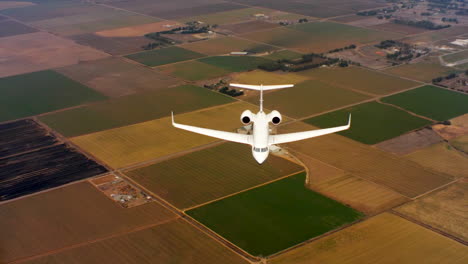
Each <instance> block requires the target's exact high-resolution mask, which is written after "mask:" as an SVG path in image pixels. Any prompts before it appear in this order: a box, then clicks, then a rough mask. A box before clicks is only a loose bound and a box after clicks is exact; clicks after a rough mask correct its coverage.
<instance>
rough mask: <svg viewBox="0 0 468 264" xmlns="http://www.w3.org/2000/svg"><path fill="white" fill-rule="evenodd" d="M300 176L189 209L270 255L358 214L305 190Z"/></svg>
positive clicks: (256, 251) (237, 241) (237, 240)
mask: <svg viewBox="0 0 468 264" xmlns="http://www.w3.org/2000/svg"><path fill="white" fill-rule="evenodd" d="M304 180H305V173H300V174H296V175H294V176H291V177H288V178H286V179H282V180H280V181H276V182H274V183H270V184H268V185H264V186H262V187H259V188H256V189H253V190H250V191H247V192H243V193H240V194H237V195H235V196H231V197H229V198H226V199H223V200H220V201H216V202H213V203H210V204H208V205H205V206H202V207H199V208H196V209H193V210H190V211H188V212H187V213H188V214H189V215H190V216H192V217H194V218H195V219H197V220H198V221H200V222H201V223H203V224H204V225H206V226H207V227H209V228H210V229H212V230H214V231H216V232H217V233H218V234H220V235H221V236H223V237H224V238H226V239H228V240H230V241H231V242H233V243H235V244H236V245H238V246H239V247H241V248H243V249H244V250H246V251H247V252H249V253H251V254H252V255H255V256H268V255H271V254H273V253H275V252H278V251H280V250H283V249H286V248H288V247H291V246H293V245H295V244H297V243H300V242H302V241H305V240H307V239H309V238H312V237H314V236H318V235H321V234H323V233H325V232H328V231H330V230H332V229H334V228H337V227H339V226H341V225H344V224H346V223H350V222H353V221H355V220H357V219H359V218H360V217H361V214H360V213H358V212H356V211H354V210H353V209H351V208H349V207H346V206H344V205H342V204H340V203H338V202H335V201H333V200H331V199H329V198H326V197H325V196H322V195H320V194H318V193H315V192H313V191H310V190H308V189H307V188H306V187H304ZM312 219H313V220H312ZM286 230H287V231H286ZM282 231H284V232H282Z"/></svg>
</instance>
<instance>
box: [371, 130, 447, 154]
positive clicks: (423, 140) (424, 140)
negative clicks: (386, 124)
mask: <svg viewBox="0 0 468 264" xmlns="http://www.w3.org/2000/svg"><path fill="white" fill-rule="evenodd" d="M442 140H443V139H442V137H440V136H439V135H438V134H437V133H436V132H435V131H434V130H433V129H431V128H429V127H425V128H422V129H418V130H416V131H412V132H409V133H406V134H403V135H401V136H399V137H396V138H392V139H389V140H387V141H384V142H381V143H379V144H377V145H376V146H377V147H378V148H379V149H381V150H384V151H387V152H391V153H395V154H397V155H405V154H408V153H411V152H414V151H416V150H418V149H422V148H425V147H428V146H430V145H432V144H436V143H439V142H442Z"/></svg>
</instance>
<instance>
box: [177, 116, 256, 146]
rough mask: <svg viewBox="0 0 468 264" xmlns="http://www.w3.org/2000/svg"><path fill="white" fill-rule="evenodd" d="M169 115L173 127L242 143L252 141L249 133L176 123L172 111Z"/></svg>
mask: <svg viewBox="0 0 468 264" xmlns="http://www.w3.org/2000/svg"><path fill="white" fill-rule="evenodd" d="M171 116H172V125H173V126H174V127H177V128H180V129H183V130H187V131H190V132H194V133H197V134H201V135H205V136H210V137H214V138H219V139H224V140H227V141H232V142H237V143H243V144H251V143H252V136H251V135H244V134H239V133H232V132H226V131H219V130H214V129H208V128H202V127H196V126H189V125H183V124H178V123H176V122H174V114H173V113H171Z"/></svg>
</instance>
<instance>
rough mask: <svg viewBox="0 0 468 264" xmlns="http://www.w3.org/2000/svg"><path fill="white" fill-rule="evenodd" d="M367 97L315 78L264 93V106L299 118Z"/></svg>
mask: <svg viewBox="0 0 468 264" xmlns="http://www.w3.org/2000/svg"><path fill="white" fill-rule="evenodd" d="M369 98H371V97H370V96H367V95H364V94H361V93H357V92H354V91H352V90H348V89H344V88H340V87H336V86H333V85H329V84H326V83H323V82H321V81H317V80H309V81H305V82H302V83H300V84H297V85H296V86H294V87H293V88H289V89H282V90H279V91H276V92H272V93H267V94H265V107H267V108H269V109H276V110H278V111H280V112H281V113H284V114H285V115H288V116H292V117H295V118H300V117H306V116H310V115H313V114H317V113H320V112H323V111H329V110H332V109H334V108H337V107H341V106H345V105H349V104H352V103H357V102H360V101H364V100H366V99H369ZM248 101H250V102H252V103H258V98H257V97H251V98H249V100H248Z"/></svg>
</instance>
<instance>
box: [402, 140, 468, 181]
mask: <svg viewBox="0 0 468 264" xmlns="http://www.w3.org/2000/svg"><path fill="white" fill-rule="evenodd" d="M405 157H406V158H408V159H409V160H412V161H414V162H416V163H419V164H421V166H424V167H427V168H430V169H433V170H435V171H438V172H442V173H447V174H450V175H453V176H455V177H468V155H465V154H462V153H460V152H459V151H457V150H455V149H454V148H453V147H450V146H449V145H448V144H447V143H445V142H441V143H438V144H434V145H432V146H429V147H426V148H424V149H421V150H418V151H415V152H413V153H411V154H408V155H406V156H405Z"/></svg>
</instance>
